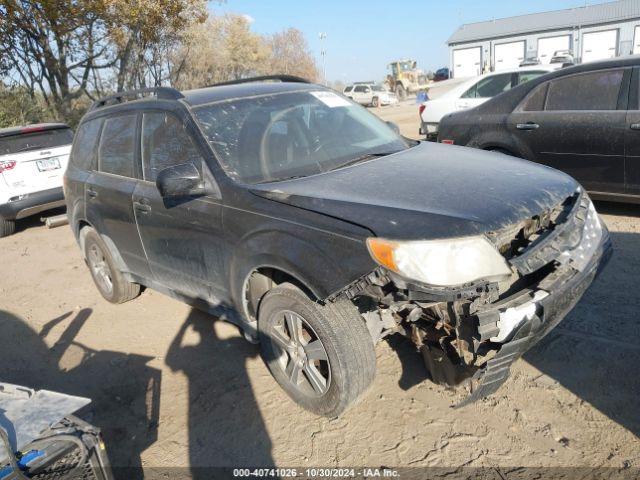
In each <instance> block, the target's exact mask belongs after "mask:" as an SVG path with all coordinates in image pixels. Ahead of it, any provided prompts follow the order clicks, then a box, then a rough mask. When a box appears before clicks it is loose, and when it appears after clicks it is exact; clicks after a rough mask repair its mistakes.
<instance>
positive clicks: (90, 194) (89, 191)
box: [87, 188, 98, 198]
mask: <svg viewBox="0 0 640 480" xmlns="http://www.w3.org/2000/svg"><path fill="white" fill-rule="evenodd" d="M87 195H88V196H89V198H96V197H97V196H98V192H96V191H95V190H91V189H90V188H88V189H87Z"/></svg>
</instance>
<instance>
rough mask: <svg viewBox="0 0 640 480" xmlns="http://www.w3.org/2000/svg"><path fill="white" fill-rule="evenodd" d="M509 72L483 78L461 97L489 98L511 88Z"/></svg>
mask: <svg viewBox="0 0 640 480" xmlns="http://www.w3.org/2000/svg"><path fill="white" fill-rule="evenodd" d="M511 76H512V74H511V73H503V74H502V75H492V76H490V77H487V78H483V79H482V80H480V81H479V82H478V83H476V84H475V85H474V86H473V87H471V88H470V89H469V90H467V91H466V92H465V93H464V95H462V98H491V97H495V96H496V95H498V94H499V93H502V92H506V91H507V90H509V89H510V88H511Z"/></svg>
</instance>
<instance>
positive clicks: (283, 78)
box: [210, 75, 311, 87]
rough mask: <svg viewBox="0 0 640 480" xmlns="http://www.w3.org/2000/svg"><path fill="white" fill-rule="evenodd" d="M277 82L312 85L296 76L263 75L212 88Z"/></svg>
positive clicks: (215, 84) (214, 85) (215, 85)
mask: <svg viewBox="0 0 640 480" xmlns="http://www.w3.org/2000/svg"><path fill="white" fill-rule="evenodd" d="M273 80H277V81H280V82H291V83H311V82H310V81H309V80H306V79H304V78H302V77H296V76H295V75H263V76H261V77H249V78H241V79H240V80H231V81H228V82H221V83H214V84H213V85H210V86H211V87H221V86H223V85H237V84H240V83H253V82H268V81H273Z"/></svg>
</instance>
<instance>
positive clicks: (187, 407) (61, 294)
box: [0, 103, 640, 478]
mask: <svg viewBox="0 0 640 480" xmlns="http://www.w3.org/2000/svg"><path fill="white" fill-rule="evenodd" d="M376 113H379V114H380V115H381V116H382V117H384V118H385V119H391V120H394V121H396V122H397V123H398V124H399V125H400V126H401V128H402V129H403V131H404V132H406V133H408V134H410V133H411V131H413V135H412V136H414V137H415V136H416V133H417V112H416V107H415V105H412V104H409V103H407V104H403V105H400V106H397V107H386V108H381V109H377V112H376ZM598 208H599V210H600V211H601V212H602V213H603V218H604V219H605V221H606V223H607V224H608V226H609V228H610V230H611V232H612V237H613V243H614V246H615V250H616V253H615V256H614V258H613V259H612V261H611V263H610V265H609V266H608V268H607V269H606V270H605V271H604V272H603V274H602V275H601V276H600V277H599V278H598V279H597V281H596V282H595V284H594V285H593V287H592V288H591V289H590V290H589V291H588V292H587V294H586V295H585V297H584V299H583V300H582V301H581V302H580V304H579V305H578V306H577V308H576V309H575V310H574V311H573V312H572V313H571V314H570V315H569V317H567V319H566V320H565V321H564V322H563V323H562V324H561V325H560V326H559V327H558V328H557V329H556V330H554V331H553V332H552V333H551V334H549V335H548V336H547V337H546V338H545V340H544V341H543V342H542V343H540V344H539V345H538V346H536V347H535V348H534V349H533V350H531V351H530V352H529V353H527V354H526V356H525V357H524V359H522V360H520V361H518V362H517V363H516V365H515V366H514V368H513V374H512V376H511V378H510V379H509V380H508V382H507V383H506V384H505V385H504V386H503V387H502V388H501V389H500V390H499V391H498V392H497V394H496V395H494V396H493V397H491V398H488V399H485V400H483V401H481V402H478V403H476V404H473V405H470V406H468V407H465V408H462V409H459V410H456V409H453V408H451V406H452V405H453V404H454V403H456V401H458V400H459V399H460V398H461V395H462V394H461V393H458V392H455V391H450V390H447V389H445V388H443V387H439V386H436V385H433V384H432V383H430V382H429V381H428V380H426V377H427V374H426V371H425V369H424V367H423V365H422V364H421V359H420V357H419V356H418V355H416V354H415V352H414V351H413V349H412V348H411V346H409V345H407V344H406V343H405V342H404V341H401V340H395V339H394V340H392V341H391V342H389V343H383V344H381V345H380V346H379V348H378V349H377V357H378V359H377V362H378V363H377V364H378V374H377V377H376V380H375V382H374V384H373V386H372V387H371V389H370V390H369V391H368V392H367V393H366V394H365V395H364V397H363V398H362V400H361V401H360V402H359V403H358V404H357V405H356V406H355V407H353V408H352V409H351V410H349V411H348V412H347V413H345V414H344V415H343V416H342V417H340V418H339V419H334V420H328V419H324V418H318V417H315V416H313V415H311V414H309V413H307V412H305V411H303V410H301V409H300V408H298V407H297V406H296V405H295V404H294V403H293V402H291V401H290V400H289V399H288V397H287V396H286V395H285V394H284V393H283V392H282V391H281V390H280V388H279V387H278V386H277V384H276V383H275V381H274V380H272V378H271V376H270V375H269V373H268V371H267V369H266V367H265V366H264V364H263V363H262V361H261V359H260V357H259V356H258V350H257V347H256V346H254V345H250V344H248V343H246V342H245V341H244V340H243V339H242V337H241V335H240V334H239V333H238V331H237V329H236V328H235V327H233V326H231V325H229V324H225V323H222V322H216V321H215V319H214V318H211V317H209V316H207V315H204V314H202V313H199V312H197V311H194V310H192V309H191V308H189V307H188V306H186V305H184V304H181V303H179V302H177V301H175V300H173V299H170V298H168V297H165V296H163V295H161V294H159V293H157V292H154V291H150V290H147V291H146V292H144V293H143V294H142V296H141V297H140V298H138V299H136V300H135V301H132V302H129V303H127V304H123V305H119V306H116V305H111V304H109V303H107V302H106V301H104V300H102V298H101V297H100V295H99V294H98V292H97V290H96V289H95V287H94V286H93V283H92V280H91V277H90V274H89V272H88V270H87V268H86V267H85V266H84V263H83V261H82V258H81V255H80V251H79V249H78V248H77V246H76V244H75V242H74V240H73V237H72V234H71V231H70V230H69V228H68V227H66V226H65V227H61V228H57V229H54V230H47V229H45V228H44V227H42V226H40V225H39V222H38V221H37V220H35V219H32V220H27V221H26V222H23V223H22V224H21V225H20V227H19V231H18V233H17V234H16V235H14V236H12V237H9V238H4V239H0V251H1V252H2V253H1V254H0V255H1V257H0V258H1V259H2V275H1V276H0V332H1V335H0V359H1V361H2V365H3V369H2V372H1V374H0V380H3V381H8V382H12V383H19V384H23V385H29V386H32V387H36V388H49V389H54V390H59V391H64V392H67V393H71V394H78V395H84V396H87V397H90V398H92V399H93V400H94V402H93V404H92V407H91V410H90V412H89V415H90V416H91V418H92V421H93V422H94V423H95V424H97V425H98V426H100V427H101V428H102V429H103V432H104V435H105V441H106V443H107V447H108V450H109V454H110V457H111V459H112V462H113V463H114V464H115V465H117V466H133V467H136V466H144V467H145V468H146V469H149V468H151V467H163V466H182V467H192V468H193V467H199V466H238V465H254V466H263V465H273V464H275V465H278V466H298V467H305V466H354V465H360V466H362V465H366V466H379V465H390V466H400V467H406V466H443V467H449V466H461V465H468V466H488V467H494V468H499V467H509V466H517V465H524V466H543V467H548V466H557V467H564V466H610V467H617V468H626V467H640V442H639V440H638V436H639V435H640V415H639V412H640V386H639V383H638V365H640V347H639V346H638V342H637V339H638V338H639V337H640V322H638V320H639V315H638V310H639V308H638V307H640V297H639V296H638V291H639V290H640V275H639V274H638V272H639V271H640V242H639V235H640V207H638V206H620V205H614V204H605V203H601V204H598ZM7 366H8V368H7ZM185 471H187V470H185ZM133 477H134V475H133V474H128V475H127V477H126V478H133Z"/></svg>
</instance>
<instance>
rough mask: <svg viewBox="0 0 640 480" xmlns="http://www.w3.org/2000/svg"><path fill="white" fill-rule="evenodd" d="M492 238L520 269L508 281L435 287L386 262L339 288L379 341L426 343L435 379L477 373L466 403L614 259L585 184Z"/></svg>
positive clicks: (490, 385) (490, 388) (447, 381)
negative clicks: (389, 267) (397, 271)
mask: <svg viewBox="0 0 640 480" xmlns="http://www.w3.org/2000/svg"><path fill="white" fill-rule="evenodd" d="M487 237H488V238H489V239H490V240H491V242H492V243H493V244H494V245H495V246H496V247H497V248H498V250H499V251H500V253H501V254H502V255H503V256H504V257H505V259H506V260H507V261H508V263H509V265H510V266H511V268H512V275H511V277H510V278H509V280H507V281H503V282H501V283H487V282H484V283H477V284H469V285H465V286H464V287H462V288H458V289H448V288H433V287H429V286H426V285H419V284H416V283H412V282H410V281H407V280H406V279H403V278H401V277H400V276H398V275H397V274H395V273H393V272H390V271H388V270H386V269H384V268H383V267H380V268H378V269H376V270H375V271H374V272H372V273H371V274H369V275H367V276H366V277H364V278H362V279H360V280H358V281H357V282H355V283H353V284H352V285H350V286H348V287H347V288H346V289H345V290H343V291H342V292H340V294H341V295H345V296H346V297H347V298H350V299H352V300H353V301H354V303H355V304H356V305H357V306H358V308H359V309H360V311H361V313H362V315H363V317H364V318H365V320H366V322H367V326H368V328H369V331H370V333H371V335H372V337H373V338H374V341H379V340H380V339H382V338H384V337H386V336H388V335H391V334H394V333H400V334H402V335H404V336H406V337H407V338H409V339H410V340H411V341H412V342H413V343H414V344H415V345H416V347H417V349H418V350H419V351H420V352H421V354H422V356H423V358H424V360H425V364H426V366H427V369H428V370H429V372H430V375H431V379H432V380H433V381H434V382H436V383H438V384H443V385H447V386H457V385H460V384H461V383H463V382H465V380H470V385H471V391H472V393H471V395H470V396H469V397H468V398H467V399H465V400H464V401H463V402H462V403H461V404H460V406H461V405H465V404H467V403H471V402H473V401H475V400H477V399H479V398H483V397H485V396H487V395H490V394H492V393H494V392H495V391H496V390H497V389H498V388H499V387H500V385H502V383H503V382H504V381H505V380H506V379H507V378H508V376H509V371H510V366H511V365H512V364H513V362H514V361H515V360H517V359H518V358H519V357H520V356H521V355H522V354H523V353H524V352H526V351H527V350H528V349H529V348H530V347H531V346H533V345H534V344H535V343H536V342H538V341H539V340H540V339H541V338H542V337H543V336H544V335H545V334H546V333H547V332H548V331H549V330H551V329H552V328H553V327H555V326H556V325H557V324H558V323H559V322H560V321H561V320H562V319H563V318H564V317H565V315H566V314H567V313H568V312H569V311H570V310H571V309H572V308H573V307H574V306H575V304H576V303H577V302H578V300H579V299H580V298H581V297H582V295H583V294H584V292H585V291H586V290H587V288H588V287H589V285H590V284H591V283H592V281H593V279H594V278H595V276H596V274H597V272H598V271H599V270H600V268H601V267H602V266H604V264H605V263H606V261H607V260H608V259H609V256H610V254H611V243H610V239H609V234H608V231H607V229H606V227H605V226H604V224H602V223H601V222H600V219H599V217H598V214H597V213H596V211H595V208H594V207H593V204H592V203H591V200H590V199H589V197H588V196H587V195H586V194H584V193H582V192H580V191H579V192H577V193H576V194H575V195H573V196H571V197H569V198H567V199H566V200H565V201H563V202H561V203H560V204H558V205H556V206H555V207H554V208H552V209H548V210H546V211H544V212H542V213H541V214H538V215H535V216H532V217H530V218H527V219H526V220H524V221H522V222H520V223H518V224H517V225H512V226H510V227H508V228H505V229H502V230H501V231H499V232H490V233H488V234H487Z"/></svg>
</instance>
